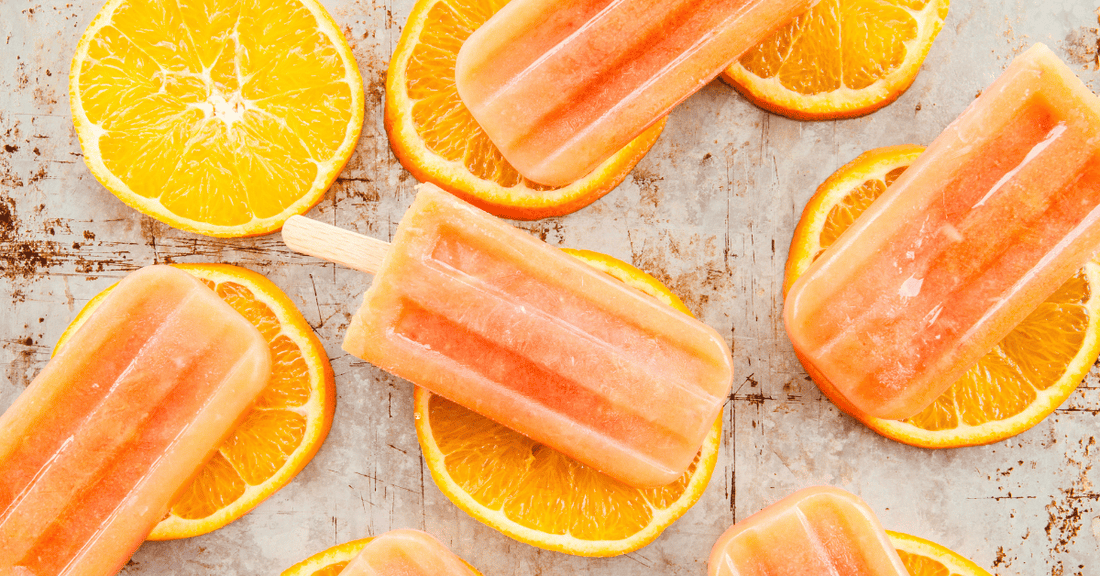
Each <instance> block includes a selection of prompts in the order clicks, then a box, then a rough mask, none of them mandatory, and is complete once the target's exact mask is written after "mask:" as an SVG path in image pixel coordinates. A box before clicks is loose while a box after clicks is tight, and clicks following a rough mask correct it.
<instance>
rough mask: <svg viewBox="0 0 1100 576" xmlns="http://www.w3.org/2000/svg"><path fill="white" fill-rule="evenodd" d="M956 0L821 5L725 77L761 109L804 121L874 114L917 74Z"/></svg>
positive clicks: (851, 0)
mask: <svg viewBox="0 0 1100 576" xmlns="http://www.w3.org/2000/svg"><path fill="white" fill-rule="evenodd" d="M949 3H950V0H821V1H820V2H818V3H817V4H816V5H815V6H814V7H813V8H811V9H810V10H808V11H807V12H806V13H804V14H803V15H802V16H799V17H798V18H796V19H795V20H794V21H792V22H791V23H790V24H788V25H787V26H785V27H783V28H780V29H779V30H778V31H777V32H775V33H774V34H772V35H771V36H770V37H768V38H767V39H766V40H764V41H763V42H761V43H760V44H758V45H757V46H756V47H755V48H753V49H751V50H749V51H748V52H747V53H745V54H744V55H743V56H741V58H740V59H739V60H738V61H737V62H734V63H733V64H732V65H731V66H730V67H729V68H727V69H726V71H725V72H724V73H723V74H722V78H723V79H725V80H726V81H727V82H729V83H730V85H732V86H733V87H734V88H735V89H737V91H738V92H740V93H741V94H743V95H744V96H745V97H746V98H748V99H749V100H750V101H752V102H753V103H754V104H756V105H757V106H760V107H761V108H764V109H765V110H769V111H771V112H775V113H776V114H782V115H784V116H788V117H790V118H795V119H798V120H830V119H837V118H852V117H855V116H862V115H864V114H869V113H871V112H874V111H875V110H878V109H879V108H882V107H883V106H886V105H887V104H889V103H891V102H893V101H894V100H897V98H898V96H901V94H902V93H903V92H905V91H906V90H907V89H908V88H909V86H910V85H911V84H912V83H913V80H914V79H915V78H916V77H917V72H919V71H920V67H921V64H922V63H923V62H924V58H925V56H927V55H928V50H929V49H930V48H931V47H932V41H933V40H935V39H936V35H937V34H939V32H940V29H941V28H942V27H943V20H944V18H946V17H947V8H948V5H949Z"/></svg>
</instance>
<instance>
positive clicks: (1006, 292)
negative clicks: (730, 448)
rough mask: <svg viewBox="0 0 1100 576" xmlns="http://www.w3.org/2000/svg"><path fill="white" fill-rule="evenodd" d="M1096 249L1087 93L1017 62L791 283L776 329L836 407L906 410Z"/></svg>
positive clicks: (1096, 141)
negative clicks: (781, 328) (838, 402)
mask: <svg viewBox="0 0 1100 576" xmlns="http://www.w3.org/2000/svg"><path fill="white" fill-rule="evenodd" d="M1097 247H1100V99H1098V98H1097V97H1096V96H1095V95H1093V94H1092V93H1091V92H1090V91H1089V90H1088V88H1086V87H1085V85H1084V84H1083V83H1082V82H1081V81H1080V80H1079V79H1078V78H1077V77H1076V76H1074V74H1073V72H1071V71H1070V70H1069V68H1067V67H1066V66H1065V64H1063V63H1062V62H1061V61H1060V60H1059V59H1058V58H1057V56H1055V55H1054V54H1053V53H1052V52H1051V51H1050V50H1049V49H1048V48H1047V47H1046V46H1043V45H1041V44H1038V45H1036V46H1034V47H1032V48H1031V49H1030V50H1028V51H1027V52H1025V53H1024V54H1022V55H1020V56H1019V57H1017V58H1016V59H1015V60H1014V61H1013V62H1012V64H1011V65H1010V66H1009V67H1008V69H1007V70H1005V72H1004V74H1002V75H1001V77H1000V78H999V79H997V81H996V82H994V83H993V84H992V85H991V86H990V87H989V88H987V89H986V90H985V91H983V92H982V94H981V96H980V97H979V98H978V99H977V100H976V101H974V103H973V104H971V106H970V107H969V108H967V109H966V111H964V112H963V113H962V115H961V116H959V118H958V119H956V120H955V121H954V122H953V123H952V124H951V125H950V126H948V127H947V129H946V130H944V131H943V133H942V134H940V136H939V137H937V138H936V140H935V141H934V142H933V143H932V145H931V146H929V147H928V149H927V150H926V151H925V152H924V154H922V155H921V156H920V158H918V159H917V161H916V162H914V163H913V165H912V166H911V167H910V168H909V169H908V170H906V171H905V173H904V174H903V175H902V176H901V177H900V178H898V180H897V181H896V182H894V184H893V185H892V186H891V187H890V188H889V189H888V190H887V191H886V192H885V193H884V194H883V195H882V197H881V198H879V199H878V200H876V201H875V203H874V204H873V205H872V206H871V207H870V208H869V209H868V210H867V211H866V212H865V213H864V214H863V215H862V216H861V217H860V218H859V219H858V220H857V221H856V222H855V223H854V224H853V225H852V227H851V228H850V229H849V230H848V231H846V232H845V233H844V234H843V235H842V236H841V237H840V239H839V240H838V241H837V242H836V243H835V244H833V245H832V246H831V247H830V248H829V249H828V250H826V251H825V252H824V253H823V254H822V255H821V257H820V258H818V260H817V261H816V262H815V263H814V264H813V265H812V266H811V267H810V268H809V269H808V270H807V271H806V273H805V274H804V275H803V276H802V277H800V278H799V279H798V280H797V281H796V282H795V283H794V285H793V286H792V287H791V290H790V293H789V294H788V295H787V301H786V306H785V309H784V319H785V321H786V326H787V333H788V334H789V335H790V337H791V341H792V342H793V344H794V348H795V352H796V353H797V354H798V356H799V358H801V359H802V362H803V364H804V365H805V366H806V368H807V370H808V371H809V372H810V374H811V375H812V376H813V377H814V379H815V380H816V381H817V383H818V385H819V386H821V387H822V389H823V390H825V391H826V393H828V394H829V395H830V397H833V398H837V397H839V398H841V399H842V401H846V402H847V403H848V404H849V405H847V406H844V405H842V407H843V408H845V409H848V410H855V411H860V412H863V413H865V414H869V415H871V416H876V417H880V418H891V419H902V418H907V417H909V416H912V415H914V414H916V413H918V412H919V411H920V410H922V409H923V408H925V407H926V406H928V405H929V404H931V403H932V402H933V401H934V400H935V399H936V398H937V397H938V396H939V395H940V394H942V393H943V392H944V391H945V390H946V389H947V388H948V387H950V386H951V385H952V384H953V383H954V382H955V381H956V380H958V379H959V378H960V377H961V376H962V375H963V374H964V373H965V371H966V370H967V369H968V368H969V367H970V366H971V365H973V364H974V362H976V361H977V360H978V359H979V358H981V356H982V355H984V354H985V353H987V352H988V351H989V350H991V349H992V348H993V347H994V346H995V345H996V344H997V343H998V342H999V341H1000V340H1001V339H1002V338H1004V336H1005V335H1007V334H1008V333H1009V332H1010V331H1011V330H1012V328H1014V327H1015V326H1016V325H1017V324H1019V323H1020V321H1022V320H1023V319H1024V318H1025V317H1026V316H1027V315H1028V314H1029V313H1030V312H1031V311H1032V310H1034V309H1035V308H1036V307H1037V306H1038V305H1039V304H1041V303H1042V302H1043V301H1044V300H1045V299H1046V298H1048V297H1049V296H1050V295H1051V294H1052V293H1054V291H1055V290H1056V289H1057V288H1058V287H1059V286H1061V285H1062V284H1063V283H1064V282H1065V281H1066V280H1068V279H1069V278H1070V276H1072V275H1073V274H1074V272H1075V271H1076V270H1078V269H1079V268H1080V267H1081V266H1083V265H1084V264H1085V262H1086V261H1088V260H1089V258H1091V257H1092V256H1093V254H1094V253H1095V252H1096V250H1097Z"/></svg>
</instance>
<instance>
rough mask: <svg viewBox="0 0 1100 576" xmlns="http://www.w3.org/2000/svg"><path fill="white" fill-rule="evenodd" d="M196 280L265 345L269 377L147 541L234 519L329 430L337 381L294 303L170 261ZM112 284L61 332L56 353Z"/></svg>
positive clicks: (222, 267) (254, 285)
mask: <svg viewBox="0 0 1100 576" xmlns="http://www.w3.org/2000/svg"><path fill="white" fill-rule="evenodd" d="M174 266H176V267H177V268H180V269H181V270H184V271H186V272H188V273H190V274H192V275H194V276H195V277H197V278H199V279H200V280H202V281H203V283H205V284H206V285H207V286H209V287H210V288H211V289H212V290H214V291H215V292H217V294H218V295H219V296H221V297H222V298H223V299H224V300H225V301H226V302H228V303H229V304H230V305H231V306H232V307H233V308H234V309H235V310H237V311H238V312H240V313H241V315H243V316H244V317H245V318H247V319H248V320H249V321H250V322H252V324H253V325H255V326H256V328H258V329H259V330H260V334H262V335H263V337H264V339H266V340H267V341H268V343H269V344H270V346H271V357H272V361H273V362H272V366H271V370H272V374H271V381H270V382H269V383H268V385H267V388H265V389H264V391H263V393H262V394H261V396H260V398H259V400H257V402H256V405H255V406H254V407H253V408H252V411H251V412H250V413H249V415H248V416H247V417H246V418H245V419H244V421H242V422H241V424H239V425H238V427H237V428H236V430H234V431H233V433H232V434H231V435H230V437H229V438H227V439H226V440H225V442H223V443H222V445H221V447H219V448H218V450H217V452H216V453H215V454H214V457H213V458H212V459H211V460H210V461H209V462H208V463H207V464H206V465H205V466H204V467H203V469H202V471H201V472H200V473H199V475H198V477H197V478H196V479H195V480H194V481H193V482H192V483H191V485H190V487H188V488H187V489H185V490H184V492H183V493H182V494H180V496H178V497H177V499H176V501H175V502H174V503H173V504H172V508H171V511H170V512H169V514H168V516H166V517H165V518H164V519H163V520H161V521H160V523H159V524H157V526H156V528H154V529H153V532H152V534H150V535H149V539H150V540H172V539H176V538H187V537H190V536H199V535H201V534H206V533H207V532H211V531H213V530H216V529H218V528H221V527H222V526H225V525H226V524H228V523H230V522H232V521H233V520H236V519H237V518H240V517H241V516H243V515H244V514H245V513H247V512H248V511H249V510H251V509H253V508H255V507H256V506H257V505H259V504H260V502H263V501H264V500H265V499H267V497H268V496H271V495H272V494H274V493H275V491H276V490H278V489H280V488H282V487H283V486H285V485H286V484H287V483H288V482H290V480H291V479H293V478H294V476H295V475H296V474H297V473H298V472H300V471H301V470H302V468H304V467H305V465H306V464H308V463H309V461H310V459H312V458H313V455H314V454H316V453H317V449H318V448H320V446H321V442H323V441H324V439H325V436H327V435H328V431H329V427H330V426H331V425H332V415H333V412H334V410H335V406H336V386H335V383H334V377H333V372H332V366H331V365H330V364H329V360H328V355H327V354H326V353H325V349H324V347H323V346H322V345H321V342H320V340H318V339H317V336H316V335H315V334H314V333H313V330H312V329H311V328H310V327H309V324H307V323H306V320H305V318H303V317H302V314H301V313H300V312H298V308H297V307H295V306H294V303H293V302H292V301H291V300H290V298H288V297H287V296H286V294H284V293H283V291H282V290H280V289H279V287H278V286H275V284H273V283H272V282H271V281H270V280H268V279H267V278H264V277H263V276H262V275H260V274H257V273H255V272H252V271H250V270H246V269H244V268H240V267H238V266H231V265H228V264H176V265H174ZM112 288H114V286H111V287H109V288H107V289H106V290H104V291H103V292H100V293H99V294H97V295H96V296H95V297H94V298H92V299H91V300H90V301H89V302H88V304H87V305H85V306H84V309H82V310H81V311H80V314H78V315H77V317H76V319H75V320H73V321H72V323H71V324H69V326H68V327H67V328H66V329H65V332H64V333H62V335H61V338H60V339H59V340H58V342H57V345H56V346H55V347H54V351H55V352H56V351H57V350H59V349H60V348H61V347H62V346H64V345H65V342H66V341H67V340H68V339H69V336H70V335H71V334H72V333H73V332H74V331H75V330H76V329H77V328H79V327H80V326H81V325H83V324H84V322H85V321H86V320H87V319H88V317H89V315H90V314H91V312H92V310H95V308H96V307H97V306H99V304H100V302H102V300H103V298H104V297H105V296H106V295H107V293H109V292H110V291H111V289H112Z"/></svg>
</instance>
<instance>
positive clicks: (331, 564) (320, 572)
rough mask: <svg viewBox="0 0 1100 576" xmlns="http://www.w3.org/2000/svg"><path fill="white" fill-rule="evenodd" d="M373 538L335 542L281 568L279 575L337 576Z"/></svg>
mask: <svg viewBox="0 0 1100 576" xmlns="http://www.w3.org/2000/svg"><path fill="white" fill-rule="evenodd" d="M371 540H374V538H362V539H360V540H352V541H351V542H344V543H343V544H337V545H336V546H333V547H332V548H329V549H328V550H325V551H323V552H318V553H316V554H314V555H313V556H310V557H309V558H306V559H305V560H302V561H301V562H299V563H297V564H295V565H293V566H291V567H290V568H287V569H286V570H283V572H282V574H280V575H279V576H337V575H338V574H339V573H340V571H342V570H343V569H344V567H345V566H347V565H348V562H351V561H352V560H353V559H354V558H355V557H356V556H357V555H358V554H359V552H361V551H362V550H363V547H364V546H366V545H367V544H369V543H370V541H371Z"/></svg>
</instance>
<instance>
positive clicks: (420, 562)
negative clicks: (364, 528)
mask: <svg viewBox="0 0 1100 576" xmlns="http://www.w3.org/2000/svg"><path fill="white" fill-rule="evenodd" d="M340 576H478V573H477V572H475V571H474V570H473V569H471V568H470V567H469V566H468V565H467V564H466V563H465V562H463V561H462V560H461V559H460V558H459V557H458V556H455V554H454V552H451V551H450V550H449V549H448V548H447V547H446V546H444V545H443V544H442V543H441V542H440V541H439V540H436V539H435V538H432V537H431V535H429V534H426V533H424V532H421V531H419V530H391V531H389V532H386V533H385V534H383V535H381V536H379V537H377V538H375V539H374V540H371V541H370V543H368V544H367V545H366V546H365V547H363V551H362V552H360V553H359V555H358V556H356V557H355V558H354V559H353V560H352V561H351V562H349V563H348V565H347V566H345V567H344V569H343V570H342V571H341V572H340Z"/></svg>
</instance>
